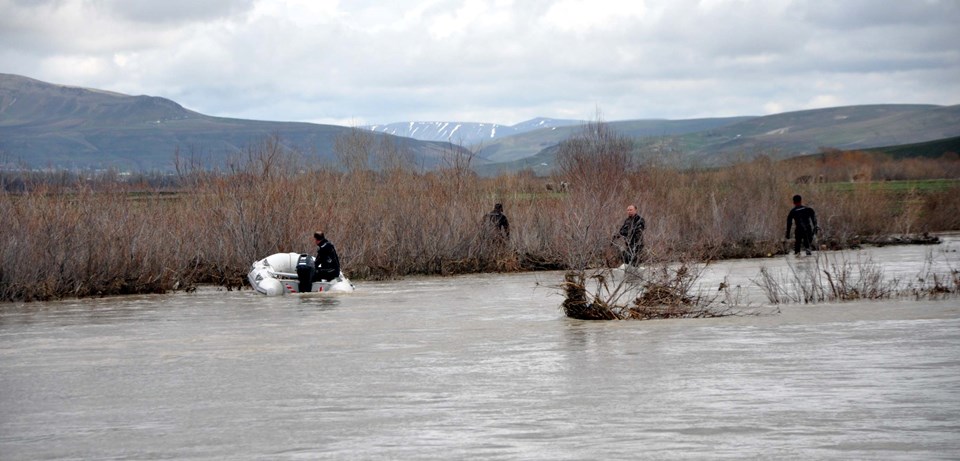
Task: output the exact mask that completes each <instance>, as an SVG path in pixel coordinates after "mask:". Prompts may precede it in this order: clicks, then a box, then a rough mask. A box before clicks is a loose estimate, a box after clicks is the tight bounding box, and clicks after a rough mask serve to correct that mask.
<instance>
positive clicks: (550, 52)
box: [0, 0, 960, 124]
mask: <svg viewBox="0 0 960 461" xmlns="http://www.w3.org/2000/svg"><path fill="white" fill-rule="evenodd" d="M958 20H960V2H956V1H948V0H944V1H935V0H928V1H922V2H921V1H917V2H881V1H869V0H850V1H844V2H833V1H812V0H811V1H804V0H794V1H789V0H783V1H746V2H745V1H739V0H702V1H693V0H688V1H677V0H663V1H659V0H658V1H653V0H650V1H646V2H642V1H625V2H618V1H610V0H560V1H546V0H524V1H519V0H513V1H511V0H423V1H397V2H379V1H351V2H337V1H332V0H331V1H306V0H304V1H300V0H288V1H266V0H263V1H254V0H249V1H247V0H244V1H240V0H237V1H230V0H216V1H209V2H190V1H187V0H176V1H169V2H154V1H147V0H138V1H123V0H60V1H48V2H22V1H15V0H0V71H2V72H13V73H19V74H23V75H27V76H29V77H33V78H38V79H41V80H46V81H51V82H56V83H64V84H71V85H82V86H90V87H97V88H103V89H108V90H113V91H120V92H124V93H131V94H151V95H159V96H165V97H169V98H171V99H174V100H176V101H178V102H180V103H181V104H183V105H185V106H187V107H189V108H191V109H194V110H198V111H200V112H204V113H208V114H212V115H220V116H235V117H243V118H256V119H267V120H303V121H317V122H330V123H341V124H351V123H389V122H394V121H402V120H463V121H485V122H496V123H515V122H519V121H522V120H524V119H528V118H532V117H535V116H548V117H558V118H571V117H573V118H591V117H592V116H594V115H595V112H596V110H597V108H600V109H601V111H602V113H603V114H604V117H605V118H606V119H608V120H621V119H632V118H654V117H656V118H688V117H701V116H725V115H742V114H764V113H771V112H779V111H786V110H800V109H807V108H812V107H823V106H829V105H846V104H867V103H934V104H945V105H947V104H958V103H960V78H958V77H960V49H958V47H957V46H956V45H955V44H954V42H955V41H956V40H955V37H954V36H955V32H954V29H955V24H957V23H958Z"/></svg>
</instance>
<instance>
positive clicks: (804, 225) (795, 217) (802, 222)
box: [787, 205, 820, 238]
mask: <svg viewBox="0 0 960 461" xmlns="http://www.w3.org/2000/svg"><path fill="white" fill-rule="evenodd" d="M794 221H796V222H797V235H804V236H812V235H813V234H815V233H816V232H817V231H818V230H820V228H819V227H817V214H816V213H814V211H813V208H808V207H805V206H803V205H797V206H795V207H793V209H792V210H790V213H789V214H787V238H790V228H791V227H793V222H794Z"/></svg>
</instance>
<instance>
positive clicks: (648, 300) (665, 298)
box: [561, 263, 746, 320]
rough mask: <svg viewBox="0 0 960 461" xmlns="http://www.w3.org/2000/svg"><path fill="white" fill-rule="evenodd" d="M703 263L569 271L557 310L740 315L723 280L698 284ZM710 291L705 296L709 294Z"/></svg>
mask: <svg viewBox="0 0 960 461" xmlns="http://www.w3.org/2000/svg"><path fill="white" fill-rule="evenodd" d="M703 268H704V266H703V265H698V264H692V263H675V264H654V265H650V266H642V267H637V268H629V269H627V271H626V272H625V273H623V274H620V273H619V271H618V270H612V269H601V270H594V271H592V272H590V273H589V275H588V272H586V271H568V272H567V273H566V274H565V276H564V283H563V284H562V285H561V288H562V290H563V292H564V295H565V299H564V302H563V303H562V304H561V309H562V310H563V311H564V314H565V315H566V316H567V317H571V318H575V319H581V320H627V319H631V320H651V319H668V318H704V317H724V316H731V315H743V314H745V313H746V311H745V310H744V306H742V305H741V304H740V298H739V296H737V295H735V294H732V293H731V292H730V290H729V287H728V286H727V284H726V283H723V284H721V285H720V287H718V288H717V289H714V290H708V291H705V290H703V289H701V287H700V286H699V279H700V275H701V274H702V270H703ZM708 293H709V294H708Z"/></svg>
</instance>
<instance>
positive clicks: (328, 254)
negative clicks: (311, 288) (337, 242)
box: [313, 232, 340, 281]
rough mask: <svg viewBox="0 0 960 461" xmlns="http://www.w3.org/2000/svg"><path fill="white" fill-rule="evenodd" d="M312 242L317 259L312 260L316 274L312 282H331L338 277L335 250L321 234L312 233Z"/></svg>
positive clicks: (338, 261) (338, 264) (338, 270)
mask: <svg viewBox="0 0 960 461" xmlns="http://www.w3.org/2000/svg"><path fill="white" fill-rule="evenodd" d="M313 241H314V243H316V244H317V258H316V259H315V260H314V265H315V266H316V272H315V273H314V274H315V275H314V280H315V281H320V280H333V279H335V278H337V277H339V276H340V257H339V256H338V255H337V249H336V248H334V246H333V244H332V243H330V241H329V240H327V238H326V236H324V235H323V232H314V233H313Z"/></svg>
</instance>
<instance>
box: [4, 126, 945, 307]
mask: <svg viewBox="0 0 960 461" xmlns="http://www.w3.org/2000/svg"><path fill="white" fill-rule="evenodd" d="M578 136H579V137H576V138H574V139H572V140H571V141H570V142H568V143H565V144H563V145H562V148H563V149H564V152H563V153H562V155H561V156H560V158H561V159H563V162H561V166H562V167H561V168H560V169H559V171H558V173H557V174H556V176H555V177H552V178H540V177H537V176H535V175H533V174H532V173H530V172H519V173H505V174H501V175H499V176H497V177H493V178H483V177H478V176H476V175H475V174H474V173H472V171H471V170H470V164H471V162H472V157H471V156H470V154H468V153H464V151H463V150H452V151H450V152H441V153H439V154H438V155H440V156H441V158H440V159H439V160H438V164H439V165H440V166H439V167H438V168H436V169H433V170H430V171H424V170H422V169H420V168H419V167H418V166H417V165H414V164H412V160H411V157H410V156H409V155H405V154H404V153H403V152H402V151H401V150H399V149H398V148H397V147H396V146H395V145H390V144H385V143H376V142H370V140H369V139H368V138H367V137H365V136H363V135H362V133H354V135H352V136H351V137H349V138H346V139H343V140H341V141H340V142H338V143H337V149H338V155H339V157H338V158H339V159H340V162H341V164H337V165H329V164H314V163H310V162H309V161H307V160H306V158H307V156H306V155H304V154H303V153H302V152H300V151H298V150H297V149H295V148H291V147H289V146H287V145H285V144H284V143H283V142H282V140H281V139H279V138H277V137H271V138H268V139H265V140H263V141H261V142H258V143H254V144H252V145H251V146H250V147H248V148H246V149H244V150H243V151H242V152H240V153H239V154H238V155H236V156H234V157H232V158H231V159H230V161H228V162H226V163H225V164H224V165H223V166H222V167H221V168H219V169H215V170H201V169H199V168H197V167H196V166H195V165H194V164H193V163H192V162H191V161H189V159H184V158H180V157H178V162H177V167H178V168H177V171H178V174H177V175H176V176H174V177H168V176H164V177H163V178H157V177H150V176H149V175H147V176H141V177H139V178H121V177H119V176H117V175H114V176H111V177H97V178H92V179H88V178H85V177H84V176H81V175H68V174H56V175H35V174H25V173H23V174H19V173H9V172H7V173H3V174H0V186H3V187H2V192H0V216H2V217H3V226H0V300H5V301H15V300H16V301H20V300H22V301H30V300H43V299H53V298H61V297H67V296H99V295H109V294H120V293H148V292H164V291H169V290H180V289H192V288H193V287H196V286H197V285H198V284H206V283H212V284H216V285H218V286H221V287H224V288H225V289H238V288H242V287H244V286H245V284H246V280H245V274H246V272H247V271H248V269H249V266H250V264H251V263H252V262H253V261H255V260H257V259H260V258H263V257H265V256H267V255H269V254H272V253H275V252H281V251H283V252H306V253H312V252H313V251H314V250H315V249H314V248H313V245H312V240H311V235H312V233H313V232H314V231H316V230H323V231H324V232H325V233H326V234H327V236H328V237H329V238H330V239H331V241H333V243H334V244H335V245H336V246H337V248H338V251H339V253H340V256H341V262H342V264H343V267H344V270H345V272H346V273H347V274H348V275H349V276H350V277H352V278H355V279H359V280H362V279H383V278H392V277H402V276H405V275H409V274H441V275H445V274H457V273H468V272H481V271H516V270H537V269H574V270H587V269H592V268H603V267H610V266H614V265H618V264H619V261H617V258H618V256H617V251H616V249H615V248H614V247H613V246H612V245H611V237H612V236H613V235H614V234H616V232H617V230H618V229H619V226H620V223H621V222H622V221H623V218H624V208H625V207H626V206H627V205H629V204H631V203H632V204H636V205H637V206H638V207H639V209H640V213H641V214H642V215H643V216H644V218H645V219H646V222H647V232H646V238H645V240H646V244H647V247H646V256H647V258H648V259H649V261H651V262H668V261H710V260H715V259H722V258H730V257H754V256H766V255H770V254H776V253H780V252H782V251H783V247H782V242H781V238H782V236H783V230H784V225H785V219H786V213H787V211H788V210H789V208H790V204H789V198H790V196H791V195H792V194H794V193H801V194H802V195H804V198H805V201H806V202H807V203H808V204H809V205H811V206H812V207H814V208H815V209H816V210H817V213H818V216H819V217H820V220H821V228H822V229H823V233H822V234H821V236H820V239H821V240H820V242H821V243H823V244H829V245H831V246H836V247H844V246H848V245H851V244H856V243H859V242H861V241H862V240H863V239H864V238H865V237H866V236H870V235H886V234H896V233H903V232H916V233H920V232H936V231H944V230H956V229H960V222H958V221H957V220H958V218H957V217H958V216H960V209H958V208H957V207H958V206H960V205H958V203H960V202H958V201H956V200H954V197H955V196H956V195H957V193H958V192H960V190H958V188H957V187H953V188H946V189H944V188H941V189H938V190H933V191H925V190H916V191H912V192H911V193H910V194H909V195H906V196H905V195H903V193H902V192H897V193H891V192H889V191H886V190H876V189H873V188H870V187H861V186H859V185H857V186H856V187H854V188H852V189H849V190H840V189H837V188H835V187H831V184H829V183H826V184H824V183H810V184H795V183H794V177H795V173H796V171H795V170H796V168H795V167H793V166H791V165H789V164H786V163H784V162H776V161H773V160H771V159H769V158H766V157H760V158H757V159H754V160H751V161H747V162H744V163H741V164H739V165H736V166H735V167H731V168H724V169H709V170H707V169H688V170H678V169H674V168H669V167H665V166H659V165H656V164H652V163H639V162H637V160H636V159H635V158H632V157H631V156H630V155H628V154H629V152H630V150H629V149H630V143H629V142H628V141H627V140H625V139H623V138H622V137H620V136H619V135H617V134H616V133H612V132H610V131H609V130H607V129H606V127H605V126H602V125H599V126H594V127H587V128H586V129H585V130H584V132H583V133H582V134H580V135H578ZM951 168H952V167H951ZM914 170H919V168H914ZM944 170H948V168H946V167H945V168H944ZM950 171H952V170H950ZM560 181H564V182H568V183H569V184H570V185H571V186H570V189H569V190H568V191H563V192H560V191H556V190H555V191H548V190H546V189H545V188H544V185H545V184H546V183H548V182H551V183H559V182H560ZM904 197H907V199H908V200H907V202H908V203H907V204H904V202H903V199H904ZM494 203H503V204H504V208H505V212H506V214H507V216H508V217H509V219H510V226H511V238H510V239H509V240H508V241H497V240H496V239H494V238H492V237H491V236H490V235H489V234H488V233H487V232H486V231H485V230H484V225H483V215H484V214H485V213H486V212H488V211H490V209H491V208H492V206H493V204H494Z"/></svg>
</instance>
